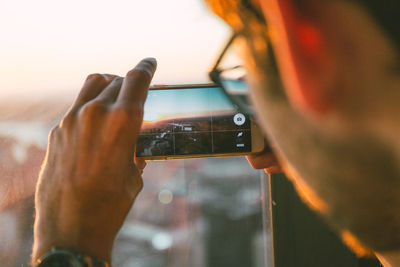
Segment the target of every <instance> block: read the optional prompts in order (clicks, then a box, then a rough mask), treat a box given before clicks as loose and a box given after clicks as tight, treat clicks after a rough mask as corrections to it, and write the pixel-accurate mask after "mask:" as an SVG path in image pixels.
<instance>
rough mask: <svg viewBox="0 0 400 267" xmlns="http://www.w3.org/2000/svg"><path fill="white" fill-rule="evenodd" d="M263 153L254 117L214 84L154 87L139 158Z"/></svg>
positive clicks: (262, 145) (138, 148)
mask: <svg viewBox="0 0 400 267" xmlns="http://www.w3.org/2000/svg"><path fill="white" fill-rule="evenodd" d="M263 148H264V137H263V135H262V133H261V131H260V129H259V127H258V126H257V124H256V123H255V122H254V121H253V119H252V118H250V117H249V116H247V115H245V114H242V113H239V112H237V111H236V110H235V107H234V106H233V104H232V103H231V102H230V101H229V99H228V97H227V96H226V95H225V93H224V91H223V90H222V89H221V88H220V87H218V86H217V85H215V84H190V85H165V86H152V87H150V89H149V92H148V96H147V100H146V103H145V105H144V117H143V124H142V128H141V132H140V134H139V137H138V142H137V145H136V156H137V157H143V158H145V159H148V160H166V159H182V158H195V157H196V158H197V157H222V156H237V155H246V154H249V153H256V152H260V151H262V150H263Z"/></svg>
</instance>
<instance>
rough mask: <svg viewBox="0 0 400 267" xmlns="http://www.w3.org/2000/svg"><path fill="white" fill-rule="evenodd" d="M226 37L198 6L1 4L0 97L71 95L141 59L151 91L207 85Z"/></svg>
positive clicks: (153, 1) (159, 2)
mask: <svg viewBox="0 0 400 267" xmlns="http://www.w3.org/2000/svg"><path fill="white" fill-rule="evenodd" d="M228 34H229V32H228V29H227V27H226V26H225V25H223V24H222V23H221V22H220V21H219V20H218V19H217V18H215V17H214V16H213V15H211V13H210V12H209V11H208V10H207V9H206V8H205V6H204V4H203V2H202V1H201V0H145V1H138V0H113V1H104V0H68V1H55V0H35V1H32V0H1V1H0V96H1V97H2V98H3V99H4V97H6V95H9V94H18V95H23V96H26V97H29V96H30V95H32V94H36V93H39V94H43V93H45V94H54V95H56V96H57V95H60V96H61V95H64V94H65V92H71V94H76V92H77V91H78V89H79V88H80V86H81V84H82V82H83V80H84V78H85V77H86V75H87V74H89V73H93V72H100V73H113V74H118V75H124V73H126V71H127V70H128V69H129V68H131V67H132V66H134V65H135V64H136V62H138V61H139V60H140V59H142V58H144V57H148V56H153V57H156V58H157V59H158V62H159V67H158V71H157V73H156V75H155V78H154V82H155V83H169V84H171V83H191V82H193V83H195V82H206V81H207V76H206V74H207V71H208V69H209V67H210V66H211V64H212V62H213V61H214V59H215V57H216V56H217V54H218V52H219V51H220V49H221V47H222V45H223V44H224V42H225V39H226V38H227V36H228Z"/></svg>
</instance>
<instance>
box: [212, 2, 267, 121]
mask: <svg viewBox="0 0 400 267" xmlns="http://www.w3.org/2000/svg"><path fill="white" fill-rule="evenodd" d="M239 2H240V4H241V9H240V10H241V11H242V12H244V11H247V15H251V16H252V17H253V18H255V20H256V21H257V22H258V23H260V24H261V25H263V26H265V27H267V23H266V21H265V18H264V16H263V15H262V13H260V12H259V11H258V10H257V9H256V8H255V7H254V6H253V5H252V4H251V1H250V0H239ZM240 35H242V34H241V33H240V32H239V33H238V32H234V33H233V34H232V35H231V37H230V38H229V39H228V42H227V43H226V45H225V47H224V48H223V50H222V52H221V54H220V55H219V56H218V58H217V60H216V62H215V64H214V66H213V68H212V69H211V71H210V72H209V77H210V79H211V80H212V81H213V82H214V83H215V84H216V85H217V86H219V87H221V88H222V90H223V92H224V93H225V95H226V96H227V97H228V98H229V100H230V101H231V102H232V104H233V105H234V106H235V108H236V109H237V110H238V111H239V112H241V113H244V114H247V115H250V116H252V115H254V110H253V107H252V105H251V102H250V99H249V92H250V90H249V85H248V83H247V82H246V76H247V75H246V74H247V71H246V69H245V68H244V67H243V65H242V64H231V65H230V66H228V67H223V66H222V64H221V63H222V62H223V61H225V59H226V58H227V57H228V56H227V55H228V54H229V53H228V51H232V50H233V49H231V48H232V46H233V43H234V42H235V41H236V40H237V39H238V37H239V36H240ZM268 51H269V52H272V49H271V46H270V43H269V42H268Z"/></svg>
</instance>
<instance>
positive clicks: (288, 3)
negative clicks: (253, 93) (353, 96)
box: [259, 0, 337, 117]
mask: <svg viewBox="0 0 400 267" xmlns="http://www.w3.org/2000/svg"><path fill="white" fill-rule="evenodd" d="M302 2H307V1H302ZM311 2H313V8H315V6H314V3H315V2H318V1H312V0H311ZM324 3H325V2H324ZM259 4H260V5H261V8H262V10H263V13H264V14H265V16H266V17H267V20H268V22H269V24H268V25H269V26H270V28H271V31H272V42H273V45H274V50H275V53H276V57H277V61H278V64H279V67H280V71H281V75H282V80H283V82H284V84H285V90H286V93H287V95H288V98H289V100H290V102H291V103H292V105H294V106H295V107H296V108H298V109H300V110H302V111H304V112H305V113H307V114H309V115H311V116H314V117H315V116H316V117H321V116H322V115H325V114H326V113H329V112H330V111H332V110H333V109H334V108H335V106H336V99H335V97H334V95H335V94H336V93H337V92H334V91H333V88H334V80H335V79H334V75H335V66H336V64H335V60H334V56H333V55H334V53H332V51H331V50H332V49H331V48H330V47H329V45H328V44H329V42H328V41H327V40H328V39H329V38H328V34H327V32H326V31H327V30H326V27H324V26H323V25H322V24H321V23H319V20H318V18H315V17H312V16H308V15H307V14H305V13H304V12H305V11H304V10H306V9H307V10H308V8H309V7H308V6H307V7H304V8H301V7H300V6H299V4H296V1H295V0H259ZM316 5H321V4H318V3H317V4H316ZM310 11H311V12H310V13H311V14H313V13H314V12H318V11H317V10H310Z"/></svg>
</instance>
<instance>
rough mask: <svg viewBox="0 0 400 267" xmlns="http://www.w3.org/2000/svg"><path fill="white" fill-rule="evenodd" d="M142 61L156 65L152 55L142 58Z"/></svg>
mask: <svg viewBox="0 0 400 267" xmlns="http://www.w3.org/2000/svg"><path fill="white" fill-rule="evenodd" d="M143 61H147V62H150V63H151V64H153V66H155V67H156V66H157V59H155V58H154V57H147V58H145V59H143Z"/></svg>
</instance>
